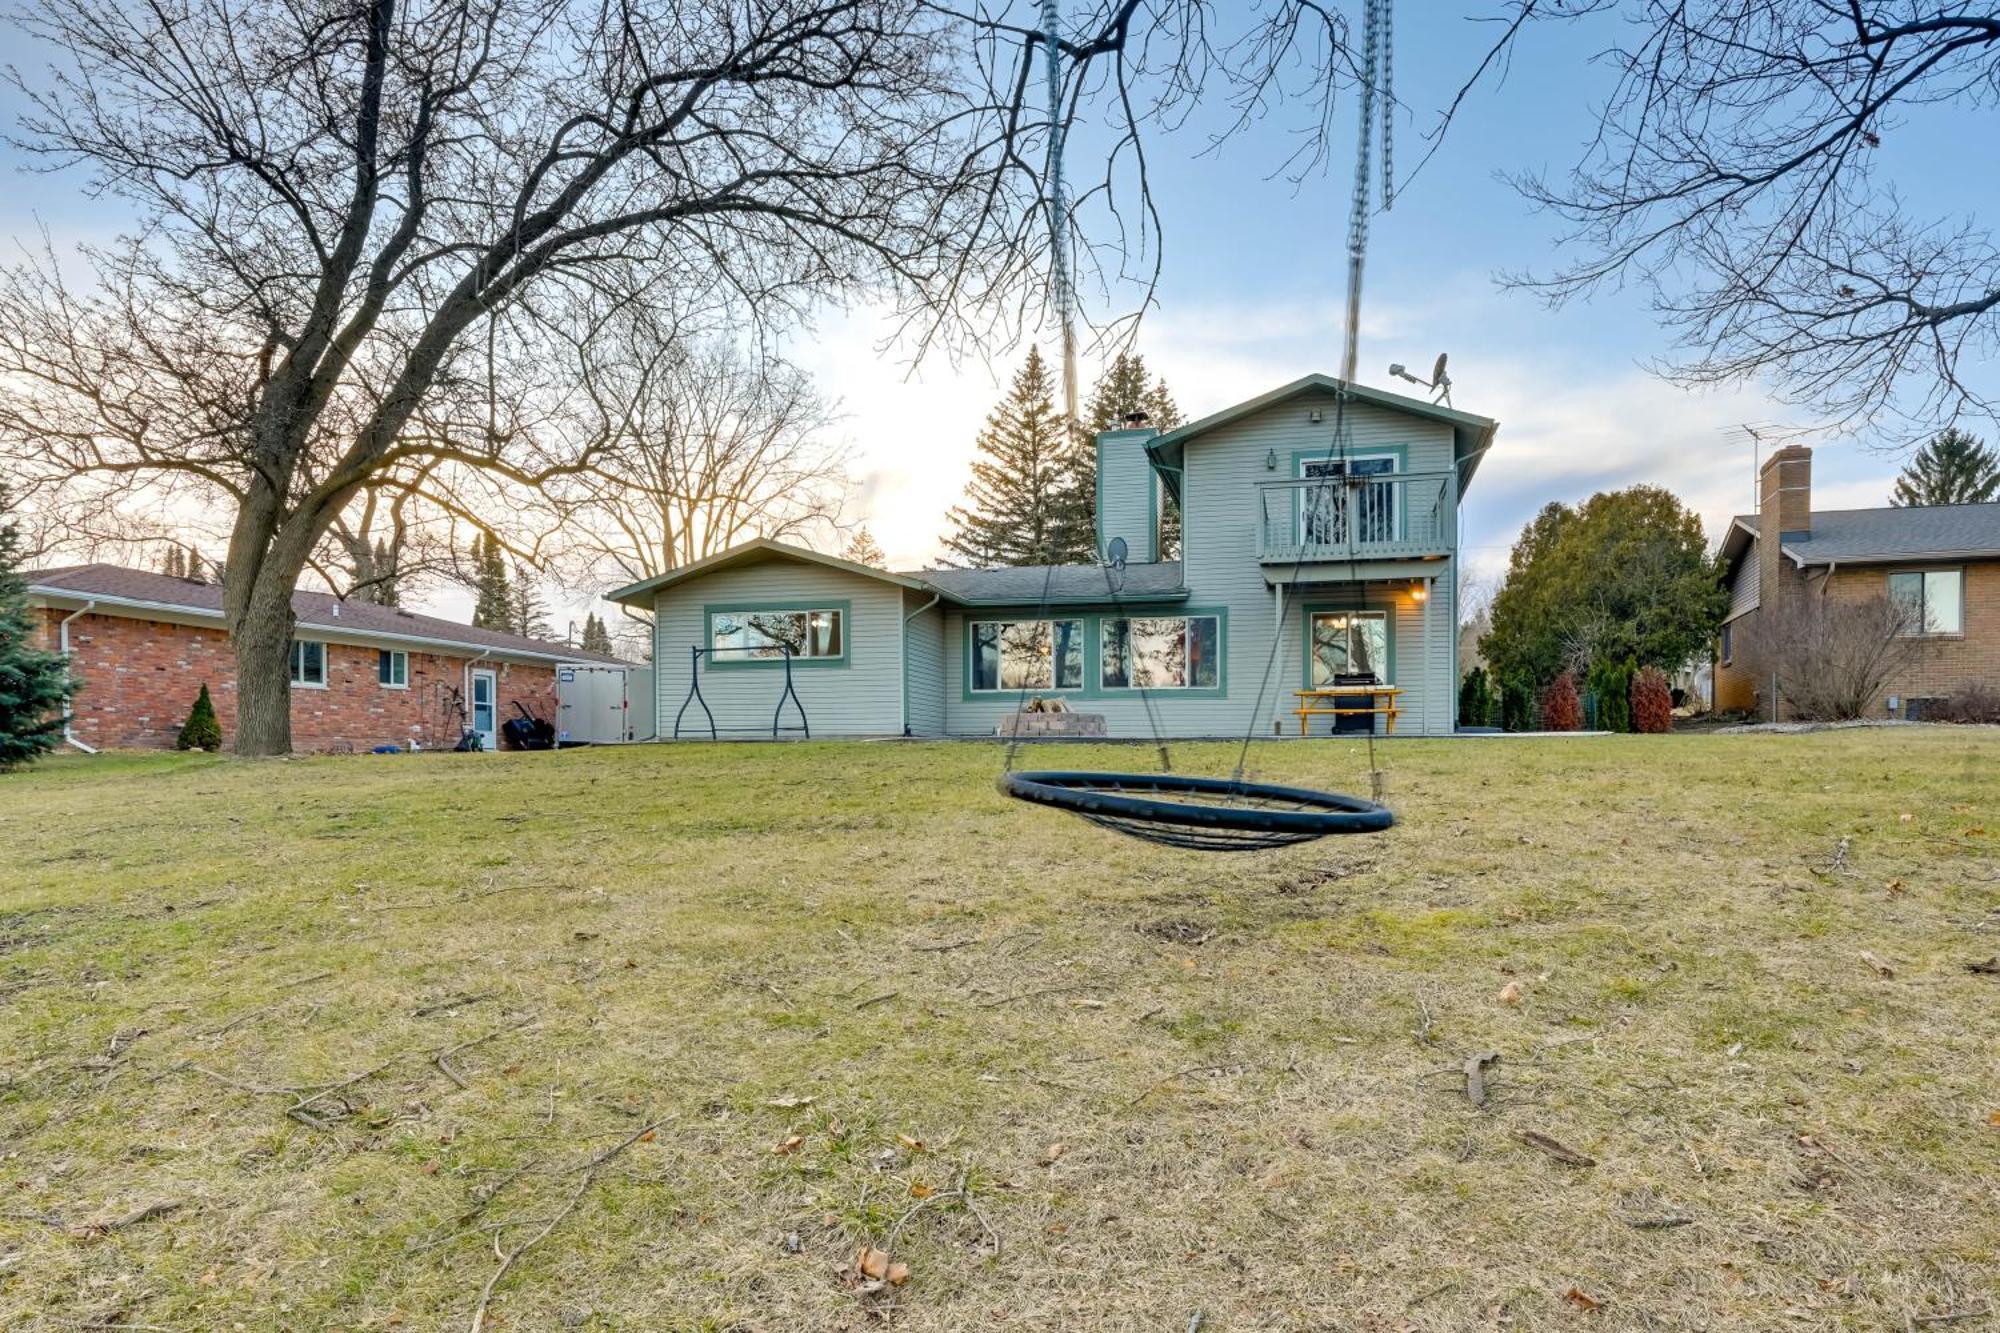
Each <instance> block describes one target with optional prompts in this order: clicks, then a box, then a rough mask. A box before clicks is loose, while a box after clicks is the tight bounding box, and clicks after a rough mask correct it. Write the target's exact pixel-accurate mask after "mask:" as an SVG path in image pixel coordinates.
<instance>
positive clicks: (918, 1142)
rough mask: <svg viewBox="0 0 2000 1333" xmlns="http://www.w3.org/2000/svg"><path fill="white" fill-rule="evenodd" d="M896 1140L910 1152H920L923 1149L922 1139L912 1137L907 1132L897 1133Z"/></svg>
mask: <svg viewBox="0 0 2000 1333" xmlns="http://www.w3.org/2000/svg"><path fill="white" fill-rule="evenodd" d="M896 1142H898V1143H900V1144H902V1145H903V1146H904V1147H905V1148H908V1149H909V1150H910V1151H911V1152H922V1151H923V1150H924V1141H923V1140H922V1139H913V1138H911V1137H910V1136H909V1135H908V1134H898V1135H897V1136H896Z"/></svg>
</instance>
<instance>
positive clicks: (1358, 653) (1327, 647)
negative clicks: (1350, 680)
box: [1311, 611, 1389, 688]
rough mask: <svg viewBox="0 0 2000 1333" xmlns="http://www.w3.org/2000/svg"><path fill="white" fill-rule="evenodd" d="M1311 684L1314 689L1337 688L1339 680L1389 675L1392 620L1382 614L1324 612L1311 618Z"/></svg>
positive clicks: (1372, 612) (1386, 676) (1369, 612)
mask: <svg viewBox="0 0 2000 1333" xmlns="http://www.w3.org/2000/svg"><path fill="white" fill-rule="evenodd" d="M1311 664H1312V672H1311V674H1312V680H1311V684H1312V686H1314V687H1315V688H1317V687H1319V686H1325V685H1337V684H1339V683H1340V682H1339V681H1338V680H1337V679H1336V677H1339V676H1344V675H1353V676H1359V675H1373V676H1375V677H1377V678H1379V679H1381V680H1383V681H1387V680H1388V675H1389V620H1388V616H1387V615H1386V614H1385V613H1383V612H1380V611H1367V612H1360V611H1323V612H1317V613H1315V614H1314V615H1313V618H1312V659H1311Z"/></svg>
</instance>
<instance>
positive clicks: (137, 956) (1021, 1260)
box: [0, 729, 2000, 1333]
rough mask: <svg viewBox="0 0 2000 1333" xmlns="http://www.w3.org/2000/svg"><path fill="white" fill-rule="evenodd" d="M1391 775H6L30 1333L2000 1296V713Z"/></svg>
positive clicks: (987, 756)
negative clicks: (1131, 806)
mask: <svg viewBox="0 0 2000 1333" xmlns="http://www.w3.org/2000/svg"><path fill="white" fill-rule="evenodd" d="M1051 754H1053V755H1055V758H1054V759H1053V760H1050V762H1054V763H1058V764H1061V765H1062V766H1066V767H1067V766H1078V767H1114V766H1131V765H1133V764H1141V765H1143V764H1144V763H1145V762H1146V761H1147V759H1148V757H1149V752H1148V751H1146V750H1144V749H1132V748H1116V747H1096V748H1090V749H1071V748H1065V749H1062V750H1060V751H1049V752H1044V754H1043V755H1042V756H1041V758H1043V759H1048V757H1049V755H1051ZM1380 754H1381V756H1382V758H1383V761H1384V766H1385V768H1386V769H1387V770H1388V794H1389V799H1390V801H1391V803H1392V804H1394V805H1395V806H1396V808H1397V810H1398V812H1399V814H1400V816H1401V820H1402V822H1401V824H1400V825H1399V826H1398V827H1397V828H1396V829H1395V830H1394V831H1393V832H1391V833H1389V834H1387V835H1383V836H1379V837H1373V838H1354V839H1347V840H1329V841H1325V842H1321V843H1319V844H1316V845H1309V846H1306V847H1302V848H1297V849H1293V850H1290V851H1287V852H1282V853H1275V854H1267V855H1258V856H1250V857H1228V856H1202V855H1197V854H1190V853H1184V852H1170V851H1166V850H1162V849H1157V848H1152V847H1149V846H1145V845H1142V844H1138V843H1134V842H1131V841H1128V840H1124V839H1120V838H1117V837H1115V836H1113V835H1110V834H1107V833H1103V832H1100V831H1098V830H1096V829H1094V828H1092V827H1090V826H1088V825H1086V824H1084V823H1082V822H1080V821H1077V820H1074V819H1071V818H1068V817H1066V816H1064V815H1061V814H1058V813H1054V812H1050V811H1045V810H1037V809H1033V808H1030V807H1027V806H1023V805H1019V804H1016V803H1012V802H1009V801H1007V800H1005V799H1004V798H1002V797H1000V796H999V795H998V794H996V792H995V790H994V785H993V780H994V778H995V776H996V775H997V771H998V768H999V765H1000V752H999V750H998V749H997V748H996V747H993V746H988V745H975V744H963V745H902V744H874V745H846V744H810V745H796V746H770V745H765V746H733V747H732V746H722V747H716V746H708V745H684V746H678V747H669V746H660V747H641V748H632V749H623V750H591V751H576V752H570V753H566V754H560V755H485V756H478V755H442V754H440V755H425V756H413V757H402V758H378V757H369V756H363V757H348V758H325V759H309V760H308V759H302V760H292V761H272V762H244V761H235V760H229V759H217V758H209V757H199V756H196V757H188V756H149V757H143V758H138V757H132V758H112V757H104V758H98V759H93V760H84V759H80V758H63V759H57V760H53V761H50V762H47V763H44V764H42V765H40V766H38V767H36V768H34V769H32V770H29V771H27V772H23V773H18V774H15V775H12V776H9V777H5V778H0V847H4V849H5V861H4V866H0V1159H4V1160H0V1188H4V1190H5V1199H4V1202H0V1328H6V1329H10V1330H12V1329H71V1328H81V1327H96V1328H106V1327H109V1328H121V1327H122V1328H155V1329H174V1330H208V1329H232V1328H243V1329H253V1330H265V1329H326V1328H340V1329H433V1328H443V1329H452V1328H459V1329H463V1328H469V1327H471V1326H472V1324H473V1321H474V1318H475V1315H476V1313H477V1312H478V1311H480V1309H481V1297H482V1292H483V1291H485V1290H486V1289H487V1288H488V1286H489V1283H490V1284H491V1297H490V1301H488V1302H487V1304H486V1306H485V1307H484V1308H485V1315H484V1326H485V1327H486V1328H488V1329H550V1328H586V1329H629V1330H639V1329H645V1330H655V1329H676V1330H679V1329H742V1330H751V1329H755V1330H801V1329H812V1330H817V1329H863V1328H873V1327H877V1326H882V1325H888V1326H894V1327H900V1328H904V1329H913V1330H938V1331H940V1333H943V1331H945V1330H971V1329H1023V1330H1026V1329H1034V1330H1056V1329H1082V1330H1174V1331H1176V1333H1178V1331H1179V1330H1185V1329H1188V1328H1191V1327H1195V1326H1197V1322H1198V1326H1199V1327H1200V1328H1201V1329H1204V1330H1210V1331H1211V1333H1213V1331H1214V1330H1223V1329H1231V1330H1236V1329H1299V1330H1304V1329H1328V1328H1341V1329H1382V1330H1392V1329H1424V1330H1430V1329H1436V1330H1464V1329H1475V1328H1513V1329H1520V1328H1543V1327H1557V1326H1563V1325H1579V1326H1581V1325H1584V1324H1591V1323H1594V1324H1596V1325H1599V1326H1603V1327H1607V1328H1620V1329H1626V1328H1649V1329H1749V1328H1758V1329H1766V1328H1799V1329H1899V1330H1900V1329H1908V1328H1912V1327H1924V1326H1925V1317H1926V1316H1941V1315H1952V1314H1956V1315H1976V1312H1978V1311H1979V1310H1981V1309H1982V1308H1984V1307H1988V1306H1992V1307H1993V1308H1994V1309H1995V1310H2000V976H1996V975H1986V974H1980V973H1975V972H1972V971H1968V969H1967V965H1968V964H1970V963H1974V962H1977V961H1979V960H1983V959H1986V958H1989V957H1991V956H1992V955H1994V954H1995V953H1996V951H2000V856H1996V853H1995V850H1994V846H1995V844H1996V843H2000V733H1995V732H1993V731H1973V730H1956V731H1954V730H1933V729H1923V730H1910V731H1888V732H1885V731H1860V732H1856V731H1849V732H1831V733H1820V734H1813V735H1787V736H1773V735H1754V736H1730V735H1710V736H1703V737H1686V738H1665V739H1659V738H1636V737H1635V738H1619V739H1573V740H1528V741H1478V742H1474V741H1465V742H1457V743H1451V742H1425V741H1409V742H1398V743H1396V744H1393V745H1388V746H1383V747H1381V749H1380ZM1175 757H1176V763H1177V767H1180V768H1182V769H1184V770H1186V771H1190V772H1224V771H1227V768H1228V766H1229V763H1230V761H1231V759H1232V758H1233V749H1232V748H1231V747H1224V746H1184V747H1180V748H1179V749H1178V750H1177V751H1176V756H1175ZM1036 758H1037V756H1035V755H1034V754H1032V753H1031V754H1030V755H1029V756H1028V759H1029V763H1030V766H1032V764H1033V762H1034V761H1035V759H1036ZM1253 763H1254V766H1255V768H1256V771H1257V774H1258V775H1259V776H1262V777H1265V778H1267V779H1272V780H1280V781H1284V780H1296V781H1299V782H1302V783H1307V784H1318V785H1328V786H1334V787H1338V788H1344V789H1347V790H1363V791H1365V790H1366V787H1367V783H1366V777H1365V774H1364V773H1363V771H1362V770H1363V766H1364V759H1363V755H1362V752H1361V751H1360V750H1359V749H1358V748H1356V747H1355V746H1353V745H1351V744H1337V743H1325V744H1287V745H1267V746H1260V747H1259V748H1258V749H1257V750H1256V751H1255V752H1254V753H1253ZM1503 991H1505V992H1506V997H1507V998H1503ZM1509 998H1511V999H1513V1000H1514V1001H1515V1002H1512V1003H1510V1002H1508V999H1509ZM453 1048H459V1049H457V1050H456V1051H453ZM1488 1051H1493V1052H1498V1053H1499V1057H1500V1058H1499V1061H1498V1063H1497V1064H1491V1065H1488V1066H1486V1067H1485V1078H1486V1083H1487V1086H1488V1090H1489V1097H1488V1100H1487V1102H1486V1104H1485V1105H1484V1106H1483V1107H1480V1108H1475V1107H1474V1106H1473V1105H1472V1104H1471V1103H1470V1101H1469V1100H1468V1097H1467V1093H1466V1080H1465V1078H1464V1077H1463V1073H1462V1070H1463V1067H1464V1065H1465V1062H1466V1061H1467V1060H1468V1059H1469V1058H1471V1057H1474V1056H1476V1055H1478V1054H1480V1053H1482V1052H1488ZM440 1053H446V1054H445V1056H444V1058H443V1059H442V1060H441V1061H440V1060H437V1059H436V1058H435V1057H437V1056H438V1055H439V1054H440ZM461 1085H462V1086H461ZM1524 1134H1539V1135H1545V1136H1547V1137H1548V1138H1549V1139H1552V1140H1555V1141H1556V1142H1557V1143H1558V1144H1560V1145H1563V1146H1566V1147H1567V1148H1569V1149H1571V1150H1573V1151H1574V1152H1575V1153H1578V1154H1582V1155H1585V1156H1587V1157H1588V1158H1589V1159H1591V1161H1592V1162H1593V1163H1594V1164H1592V1165H1574V1164H1566V1163H1565V1162H1563V1161H1561V1160H1558V1158H1557V1157H1555V1156H1552V1155H1551V1154H1550V1153H1548V1152H1546V1151H1542V1150H1538V1149H1537V1148H1536V1147H1534V1146H1532V1145H1531V1144H1529V1143H1528V1142H1526V1141H1524V1139H1523V1138H1522V1136H1523V1135H1524ZM168 1204H171V1205H173V1206H172V1207H171V1209H170V1210H166V1211H158V1212H154V1213H151V1214H150V1215H149V1213H148V1210H150V1209H153V1207H154V1205H168ZM864 1247H872V1248H874V1249H877V1250H887V1251H889V1252H890V1254H889V1260H888V1261H889V1262H891V1263H894V1264H898V1265H904V1264H906V1265H907V1266H908V1279H907V1281H906V1282H904V1283H902V1284H900V1285H890V1284H886V1283H875V1282H871V1281H869V1280H867V1278H866V1277H865V1275H863V1274H861V1273H859V1272H857V1271H855V1269H856V1264H857V1260H858V1258H859V1256H860V1253H861V1251H862V1250H863V1248H864ZM509 1256H517V1257H513V1258H512V1261H511V1262H509V1261H508V1259H509ZM503 1265H504V1271H503ZM871 1267H872V1264H871ZM496 1275H497V1279H498V1280H497V1281H495V1280H494V1279H495V1278H496ZM898 1275H899V1276H900V1275H901V1273H900V1270H899V1272H898ZM1596 1303H1601V1305H1600V1306H1597V1308H1595V1309H1594V1310H1593V1309H1592V1308H1591V1307H1592V1306H1593V1305H1596ZM1197 1315H1199V1320H1198V1321H1197V1318H1196V1317H1197ZM1912 1321H1914V1322H1912ZM1951 1327H1969V1328H1987V1327H1992V1328H1996V1329H2000V1313H1995V1314H1992V1315H1989V1316H1982V1317H1976V1318H1968V1319H1965V1320H1963V1321H1962V1322H1960V1323H1959V1324H1956V1325H1951Z"/></svg>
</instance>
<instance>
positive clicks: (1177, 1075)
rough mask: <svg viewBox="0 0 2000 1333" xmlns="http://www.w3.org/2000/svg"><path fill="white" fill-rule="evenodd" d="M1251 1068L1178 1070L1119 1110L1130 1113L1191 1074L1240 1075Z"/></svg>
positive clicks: (1220, 1067)
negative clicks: (1148, 1099)
mask: <svg viewBox="0 0 2000 1333" xmlns="http://www.w3.org/2000/svg"><path fill="white" fill-rule="evenodd" d="M1250 1068H1251V1066H1249V1065H1191V1066H1189V1067H1188V1068H1186V1069H1181V1070H1177V1071H1175V1072H1174V1073H1171V1074H1169V1075H1167V1076H1166V1077H1165V1078H1163V1079H1161V1080H1160V1081H1159V1082H1158V1083H1155V1084H1153V1086H1151V1087H1150V1088H1147V1089H1146V1090H1145V1091H1144V1092H1142V1093H1140V1094H1139V1095H1138V1096H1137V1097H1134V1098H1133V1099H1132V1100H1131V1101H1129V1102H1126V1103H1125V1104H1124V1105H1123V1106H1121V1107H1119V1108H1118V1109H1119V1110H1121V1111H1129V1110H1131V1109H1132V1108H1133V1107H1135V1106H1137V1105H1138V1104H1139V1103H1140V1102H1143V1101H1145V1100H1146V1099H1147V1098H1148V1097H1150V1096H1152V1095H1153V1094H1154V1093H1156V1092H1158V1091H1159V1090H1160V1089H1161V1088H1164V1087H1166V1086H1167V1085H1168V1084H1169V1083H1177V1082H1179V1081H1180V1080H1181V1079H1184V1078H1186V1077H1187V1076H1188V1075H1189V1074H1229V1073H1237V1074H1240V1073H1243V1072H1245V1071H1247V1070H1248V1069H1250Z"/></svg>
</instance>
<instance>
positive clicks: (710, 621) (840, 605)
mask: <svg viewBox="0 0 2000 1333" xmlns="http://www.w3.org/2000/svg"><path fill="white" fill-rule="evenodd" d="M738 611H747V612H757V611H838V612H839V613H840V654H839V656H837V657H794V658H793V659H792V670H794V671H811V670H816V669H817V670H839V671H845V670H846V669H847V668H848V667H849V666H850V665H852V661H853V659H852V654H853V652H854V603H853V602H852V601H850V600H848V599H847V598H844V597H814V598H810V599H807V600H804V601H790V602H707V603H704V604H703V606H702V608H701V646H702V647H704V648H713V647H714V646H715V618H716V617H717V616H719V615H727V614H730V613H732V612H738ZM702 661H703V663H704V665H705V666H706V668H707V669H708V670H710V671H780V670H783V669H784V665H785V659H784V658H782V657H748V656H742V657H739V656H736V655H735V654H720V653H710V654H708V655H707V656H705V657H704V658H703V659H702Z"/></svg>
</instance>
